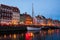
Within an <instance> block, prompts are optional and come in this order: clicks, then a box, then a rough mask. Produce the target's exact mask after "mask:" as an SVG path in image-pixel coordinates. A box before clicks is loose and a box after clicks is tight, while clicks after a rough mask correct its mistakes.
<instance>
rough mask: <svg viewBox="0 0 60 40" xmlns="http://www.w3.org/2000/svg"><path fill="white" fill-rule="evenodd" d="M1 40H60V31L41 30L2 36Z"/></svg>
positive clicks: (0, 36)
mask: <svg viewBox="0 0 60 40" xmlns="http://www.w3.org/2000/svg"><path fill="white" fill-rule="evenodd" d="M0 40H60V29H54V30H51V29H49V30H41V31H39V32H32V31H30V32H27V33H22V34H8V35H6V34H4V35H0Z"/></svg>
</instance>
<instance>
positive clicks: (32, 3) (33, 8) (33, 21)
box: [32, 3, 34, 25]
mask: <svg viewBox="0 0 60 40" xmlns="http://www.w3.org/2000/svg"><path fill="white" fill-rule="evenodd" d="M33 24H34V7H33V3H32V25H33Z"/></svg>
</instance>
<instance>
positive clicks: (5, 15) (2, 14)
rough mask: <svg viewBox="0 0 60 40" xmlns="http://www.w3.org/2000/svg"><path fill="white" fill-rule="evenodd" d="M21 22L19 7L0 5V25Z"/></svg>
mask: <svg viewBox="0 0 60 40" xmlns="http://www.w3.org/2000/svg"><path fill="white" fill-rule="evenodd" d="M19 22H20V11H19V9H18V8H17V7H12V6H7V5H3V4H0V23H2V24H18V23H19Z"/></svg>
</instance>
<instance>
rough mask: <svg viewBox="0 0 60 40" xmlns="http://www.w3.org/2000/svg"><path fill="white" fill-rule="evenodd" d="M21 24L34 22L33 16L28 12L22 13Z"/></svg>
mask: <svg viewBox="0 0 60 40" xmlns="http://www.w3.org/2000/svg"><path fill="white" fill-rule="evenodd" d="M20 24H26V25H30V24H32V17H31V16H30V15H29V14H27V12H25V13H23V14H20Z"/></svg>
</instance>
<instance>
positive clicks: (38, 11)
mask: <svg viewBox="0 0 60 40" xmlns="http://www.w3.org/2000/svg"><path fill="white" fill-rule="evenodd" d="M32 3H33V4H34V15H35V16H36V15H43V16H45V17H46V18H52V19H58V20H60V0H0V4H5V5H9V6H16V7H18V8H19V9H20V12H21V13H24V12H27V13H28V14H30V15H32Z"/></svg>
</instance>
